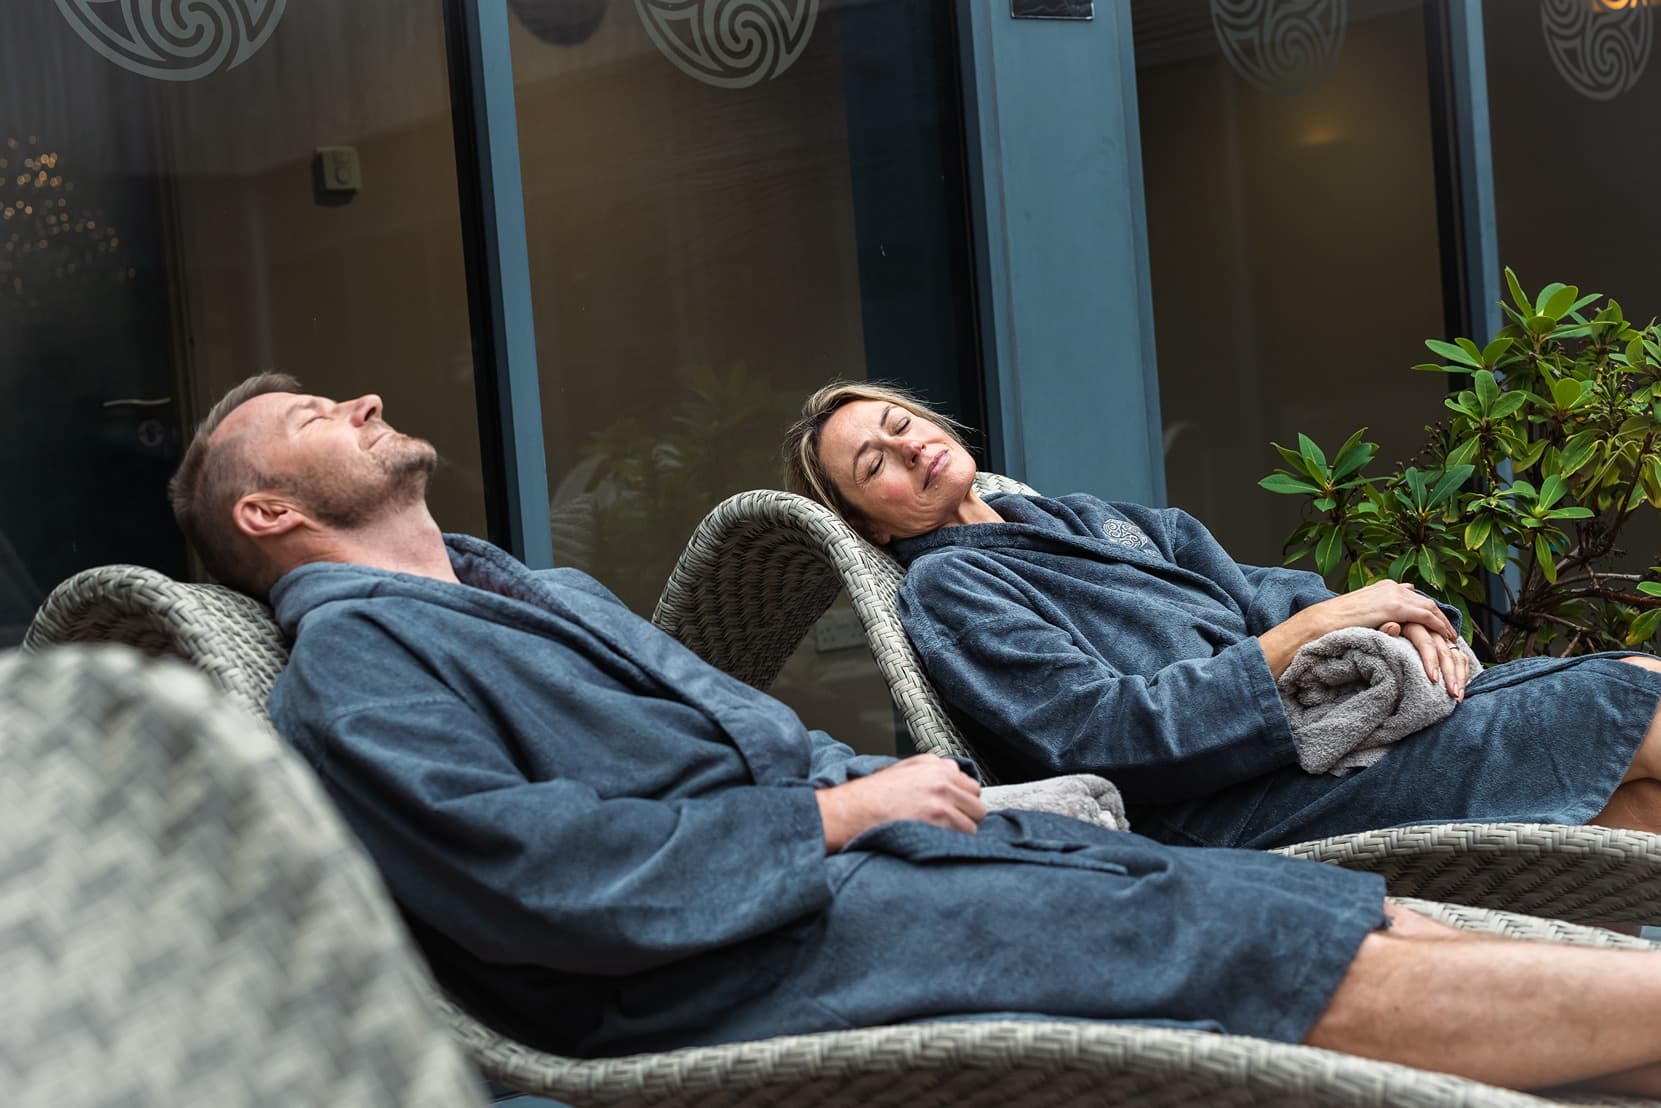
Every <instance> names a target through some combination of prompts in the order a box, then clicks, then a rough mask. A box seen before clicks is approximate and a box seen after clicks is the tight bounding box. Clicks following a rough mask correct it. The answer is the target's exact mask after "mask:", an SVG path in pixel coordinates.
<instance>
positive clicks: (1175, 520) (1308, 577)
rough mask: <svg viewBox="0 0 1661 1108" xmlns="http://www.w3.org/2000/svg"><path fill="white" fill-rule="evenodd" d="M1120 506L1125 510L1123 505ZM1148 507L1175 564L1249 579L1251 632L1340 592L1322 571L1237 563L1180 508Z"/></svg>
mask: <svg viewBox="0 0 1661 1108" xmlns="http://www.w3.org/2000/svg"><path fill="white" fill-rule="evenodd" d="M1117 507H1120V508H1121V510H1123V508H1124V506H1123V505H1117ZM1148 510H1156V511H1158V512H1159V515H1160V516H1161V517H1162V519H1163V523H1164V526H1165V529H1166V534H1167V535H1168V536H1169V539H1170V544H1171V548H1172V550H1173V560H1174V561H1175V562H1176V564H1177V565H1179V566H1181V567H1182V568H1183V569H1188V570H1193V571H1194V572H1195V573H1201V574H1204V575H1205V576H1207V577H1209V578H1211V579H1212V580H1214V581H1222V582H1227V581H1230V580H1232V579H1233V578H1235V577H1236V576H1238V578H1239V579H1240V580H1242V581H1243V582H1244V583H1245V586H1246V588H1245V590H1244V591H1242V592H1241V594H1240V597H1239V599H1240V600H1241V604H1242V607H1243V608H1244V609H1245V613H1246V626H1247V629H1248V630H1249V631H1250V632H1251V633H1252V634H1253V635H1261V634H1262V633H1263V632H1265V631H1267V630H1269V629H1270V628H1272V627H1275V626H1277V625H1278V624H1281V623H1284V622H1286V620H1288V619H1290V618H1291V617H1292V616H1294V615H1296V614H1297V613H1298V612H1301V611H1303V610H1304V609H1305V608H1307V607H1309V606H1310V605H1312V604H1319V603H1321V602H1322V601H1323V600H1331V599H1332V598H1333V597H1335V596H1337V595H1338V594H1337V593H1335V592H1333V591H1332V590H1331V589H1329V588H1327V584H1326V581H1325V580H1324V579H1323V578H1322V577H1321V576H1320V574H1318V573H1311V572H1309V571H1308V570H1304V569H1291V568H1288V567H1286V566H1250V565H1245V564H1243V563H1240V562H1236V561H1235V560H1234V559H1233V558H1231V557H1229V555H1228V551H1226V550H1224V549H1223V547H1222V544H1221V543H1219V542H1218V541H1217V540H1216V538H1215V537H1214V536H1213V535H1212V534H1211V532H1210V530H1208V529H1207V528H1206V526H1205V525H1204V524H1203V523H1201V522H1200V521H1199V520H1197V519H1195V518H1194V517H1193V516H1191V515H1189V514H1188V513H1187V512H1185V511H1183V510H1181V509H1180V508H1165V509H1144V511H1148ZM1431 599H1432V600H1435V602H1436V606H1437V607H1438V608H1440V609H1441V611H1442V614H1443V615H1445V616H1447V617H1448V620H1449V622H1451V623H1452V624H1453V627H1454V630H1456V631H1457V630H1459V628H1460V613H1459V609H1458V608H1456V607H1454V606H1453V605H1452V604H1448V603H1445V602H1443V601H1441V600H1437V599H1436V598H1435V597H1431Z"/></svg>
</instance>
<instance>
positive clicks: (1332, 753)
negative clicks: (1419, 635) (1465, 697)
mask: <svg viewBox="0 0 1661 1108" xmlns="http://www.w3.org/2000/svg"><path fill="white" fill-rule="evenodd" d="M1459 649H1460V651H1461V652H1462V653H1463V654H1464V655H1465V657H1466V658H1467V659H1468V660H1469V661H1470V663H1471V676H1472V677H1475V676H1476V675H1477V674H1478V673H1481V672H1482V663H1480V662H1478V661H1477V660H1476V655H1474V654H1472V653H1471V650H1470V647H1468V646H1466V645H1465V643H1464V641H1463V640H1461V641H1460V643H1459ZM1278 684H1279V687H1280V699H1281V703H1282V704H1283V705H1285V707H1286V718H1287V720H1288V722H1290V723H1291V725H1292V741H1293V742H1294V743H1295V744H1296V746H1297V748H1298V764H1299V765H1301V766H1302V767H1303V768H1304V770H1305V771H1306V772H1308V773H1331V774H1333V775H1334V776H1342V775H1343V774H1345V773H1348V772H1349V771H1350V770H1355V769H1360V768H1361V767H1363V766H1370V765H1372V764H1373V763H1374V762H1376V761H1378V760H1379V759H1380V758H1382V757H1383V756H1384V751H1385V748H1386V747H1387V746H1389V745H1390V744H1391V743H1393V742H1395V741H1396V740H1397V739H1401V738H1404V737H1406V736H1408V735H1411V734H1413V732H1415V731H1420V730H1423V729H1424V728H1426V727H1429V726H1430V725H1431V724H1433V723H1440V722H1441V721H1442V720H1444V719H1446V718H1447V716H1448V714H1449V713H1450V712H1452V711H1453V709H1454V706H1455V703H1456V702H1455V701H1454V699H1453V697H1451V696H1449V695H1448V693H1447V690H1446V689H1445V687H1444V686H1443V685H1442V684H1441V683H1437V684H1431V681H1430V678H1429V677H1427V676H1425V667H1424V663H1423V662H1422V661H1421V660H1420V658H1419V652H1418V651H1417V650H1415V649H1413V644H1412V643H1410V642H1408V641H1407V640H1406V639H1405V638H1398V637H1396V636H1393V635H1386V634H1385V633H1384V632H1382V631H1375V630H1373V629H1372V628H1370V627H1346V628H1343V629H1342V630H1338V631H1333V632H1330V633H1329V634H1326V635H1322V636H1321V637H1320V638H1318V639H1316V640H1315V641H1314V642H1311V643H1306V644H1305V645H1304V646H1303V648H1302V649H1301V650H1299V651H1298V653H1297V655H1296V656H1295V657H1294V658H1293V659H1292V664H1291V665H1289V666H1287V667H1286V672H1285V673H1282V674H1281V675H1280V680H1279V682H1278Z"/></svg>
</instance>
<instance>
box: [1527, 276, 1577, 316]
mask: <svg viewBox="0 0 1661 1108" xmlns="http://www.w3.org/2000/svg"><path fill="white" fill-rule="evenodd" d="M1568 287H1569V286H1568V285H1565V284H1564V283H1563V282H1562V281H1553V282H1552V283H1551V284H1549V285H1547V286H1546V287H1545V288H1543V289H1541V290H1540V291H1539V293H1538V294H1537V295H1536V296H1535V297H1534V311H1535V312H1536V313H1537V314H1539V315H1550V314H1551V313H1550V312H1548V311H1546V305H1548V304H1550V303H1551V302H1552V301H1553V300H1554V299H1556V298H1558V297H1560V296H1562V295H1563V290H1564V289H1566V288H1568ZM1577 295H1579V291H1578V290H1576V292H1575V293H1572V294H1570V295H1569V297H1568V298H1567V299H1565V300H1564V301H1563V305H1564V307H1565V308H1566V307H1568V305H1570V304H1572V303H1574V298H1575V296H1577ZM1557 314H1558V315H1562V314H1563V313H1562V312H1559V313H1557Z"/></svg>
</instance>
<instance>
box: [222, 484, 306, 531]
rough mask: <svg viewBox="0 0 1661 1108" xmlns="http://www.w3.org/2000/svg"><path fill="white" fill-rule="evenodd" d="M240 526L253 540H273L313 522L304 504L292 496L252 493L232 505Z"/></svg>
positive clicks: (233, 516)
mask: <svg viewBox="0 0 1661 1108" xmlns="http://www.w3.org/2000/svg"><path fill="white" fill-rule="evenodd" d="M231 518H232V520H233V521H235V523H236V528H237V530H238V531H241V532H242V533H243V534H244V535H247V536H248V537H249V538H251V539H269V538H275V537H276V536H278V535H284V534H287V533H288V532H290V531H292V530H294V529H295V528H296V527H299V526H300V525H301V524H304V523H307V522H309V519H308V517H307V516H306V514H305V512H304V511H302V510H301V508H300V505H299V504H297V503H295V502H294V500H293V499H291V498H290V497H286V496H283V495H282V494H280V493H274V492H251V493H249V494H247V495H246V496H244V497H242V498H241V499H240V500H238V501H237V502H236V504H235V505H233V506H232V508H231Z"/></svg>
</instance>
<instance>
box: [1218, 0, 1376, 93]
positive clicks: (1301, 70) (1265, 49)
mask: <svg viewBox="0 0 1661 1108" xmlns="http://www.w3.org/2000/svg"><path fill="white" fill-rule="evenodd" d="M1345 7H1346V0H1211V26H1212V29H1213V30H1214V31H1216V33H1217V43H1218V45H1220V46H1221V47H1222V50H1223V57H1224V58H1226V59H1228V64H1229V65H1230V66H1231V67H1233V69H1234V72H1236V73H1237V74H1239V75H1240V78H1241V79H1242V80H1243V81H1245V82H1246V83H1247V84H1249V85H1251V86H1252V87H1253V88H1255V89H1257V90H1259V91H1260V92H1268V93H1273V94H1274V95H1276V96H1290V95H1292V94H1293V93H1295V92H1300V91H1302V90H1303V89H1306V88H1308V87H1309V86H1310V85H1312V84H1314V83H1316V82H1317V81H1319V80H1321V79H1322V78H1323V77H1325V76H1326V75H1327V74H1328V73H1330V72H1331V71H1332V67H1333V65H1334V64H1336V63H1337V61H1338V54H1339V52H1340V51H1341V50H1342V49H1343V48H1344V26H1345V23H1346V22H1347V20H1346V18H1345V15H1346V13H1345Z"/></svg>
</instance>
